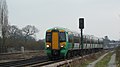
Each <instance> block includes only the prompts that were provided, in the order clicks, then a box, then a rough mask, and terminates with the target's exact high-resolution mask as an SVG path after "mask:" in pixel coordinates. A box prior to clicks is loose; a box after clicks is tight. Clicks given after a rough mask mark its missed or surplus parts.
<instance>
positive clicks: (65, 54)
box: [45, 27, 103, 59]
mask: <svg viewBox="0 0 120 67" xmlns="http://www.w3.org/2000/svg"><path fill="white" fill-rule="evenodd" d="M102 49H103V39H102V38H98V37H95V36H93V35H83V44H81V35H80V34H79V33H77V32H73V31H71V30H69V29H67V28H62V27H53V28H50V29H47V30H46V34H45V51H46V54H47V56H48V58H49V59H52V58H70V57H74V56H81V55H85V54H90V53H94V52H98V51H100V50H102Z"/></svg>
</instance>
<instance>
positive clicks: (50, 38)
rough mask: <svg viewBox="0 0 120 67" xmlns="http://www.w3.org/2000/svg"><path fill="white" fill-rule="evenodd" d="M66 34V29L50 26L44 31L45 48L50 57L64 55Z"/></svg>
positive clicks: (65, 52)
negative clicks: (50, 27)
mask: <svg viewBox="0 0 120 67" xmlns="http://www.w3.org/2000/svg"><path fill="white" fill-rule="evenodd" d="M66 35H67V33H66V31H65V30H64V29H62V28H52V29H49V30H47V31H46V37H45V39H46V42H45V46H46V48H45V49H46V52H47V56H48V57H49V58H50V59H52V58H60V57H65V56H66V54H67V51H68V50H67V48H68V47H66V44H67V40H66Z"/></svg>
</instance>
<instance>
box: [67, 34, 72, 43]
mask: <svg viewBox="0 0 120 67" xmlns="http://www.w3.org/2000/svg"><path fill="white" fill-rule="evenodd" d="M68 42H69V43H72V36H70V35H68Z"/></svg>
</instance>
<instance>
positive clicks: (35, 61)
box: [0, 55, 89, 67]
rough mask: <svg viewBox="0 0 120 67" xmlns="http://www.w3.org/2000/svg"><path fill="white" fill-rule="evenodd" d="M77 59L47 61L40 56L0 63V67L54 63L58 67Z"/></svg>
mask: <svg viewBox="0 0 120 67" xmlns="http://www.w3.org/2000/svg"><path fill="white" fill-rule="evenodd" d="M85 56H89V55H85ZM85 56H83V57H85ZM78 59H81V57H79V58H77V57H76V58H75V57H74V58H72V59H69V60H63V59H62V60H54V61H49V60H48V59H47V56H41V57H35V58H31V59H27V60H21V61H13V62H6V63H0V67H41V66H44V65H51V64H56V63H58V64H56V65H59V64H61V65H64V64H66V63H67V62H68V63H69V62H72V61H74V60H78ZM61 62H62V63H61ZM48 67H49V66H48Z"/></svg>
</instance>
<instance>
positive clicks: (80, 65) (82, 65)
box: [71, 51, 105, 67]
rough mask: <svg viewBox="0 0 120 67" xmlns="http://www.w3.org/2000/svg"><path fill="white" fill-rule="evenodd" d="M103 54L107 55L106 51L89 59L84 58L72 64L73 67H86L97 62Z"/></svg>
mask: <svg viewBox="0 0 120 67" xmlns="http://www.w3.org/2000/svg"><path fill="white" fill-rule="evenodd" d="M103 53H105V52H104V51H102V52H99V53H96V54H92V55H90V56H88V57H85V58H82V59H81V60H79V61H75V62H73V63H72V64H71V67H86V66H87V65H88V64H89V63H91V62H93V61H95V60H96V59H98V58H99V57H100V56H101V55H103Z"/></svg>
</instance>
